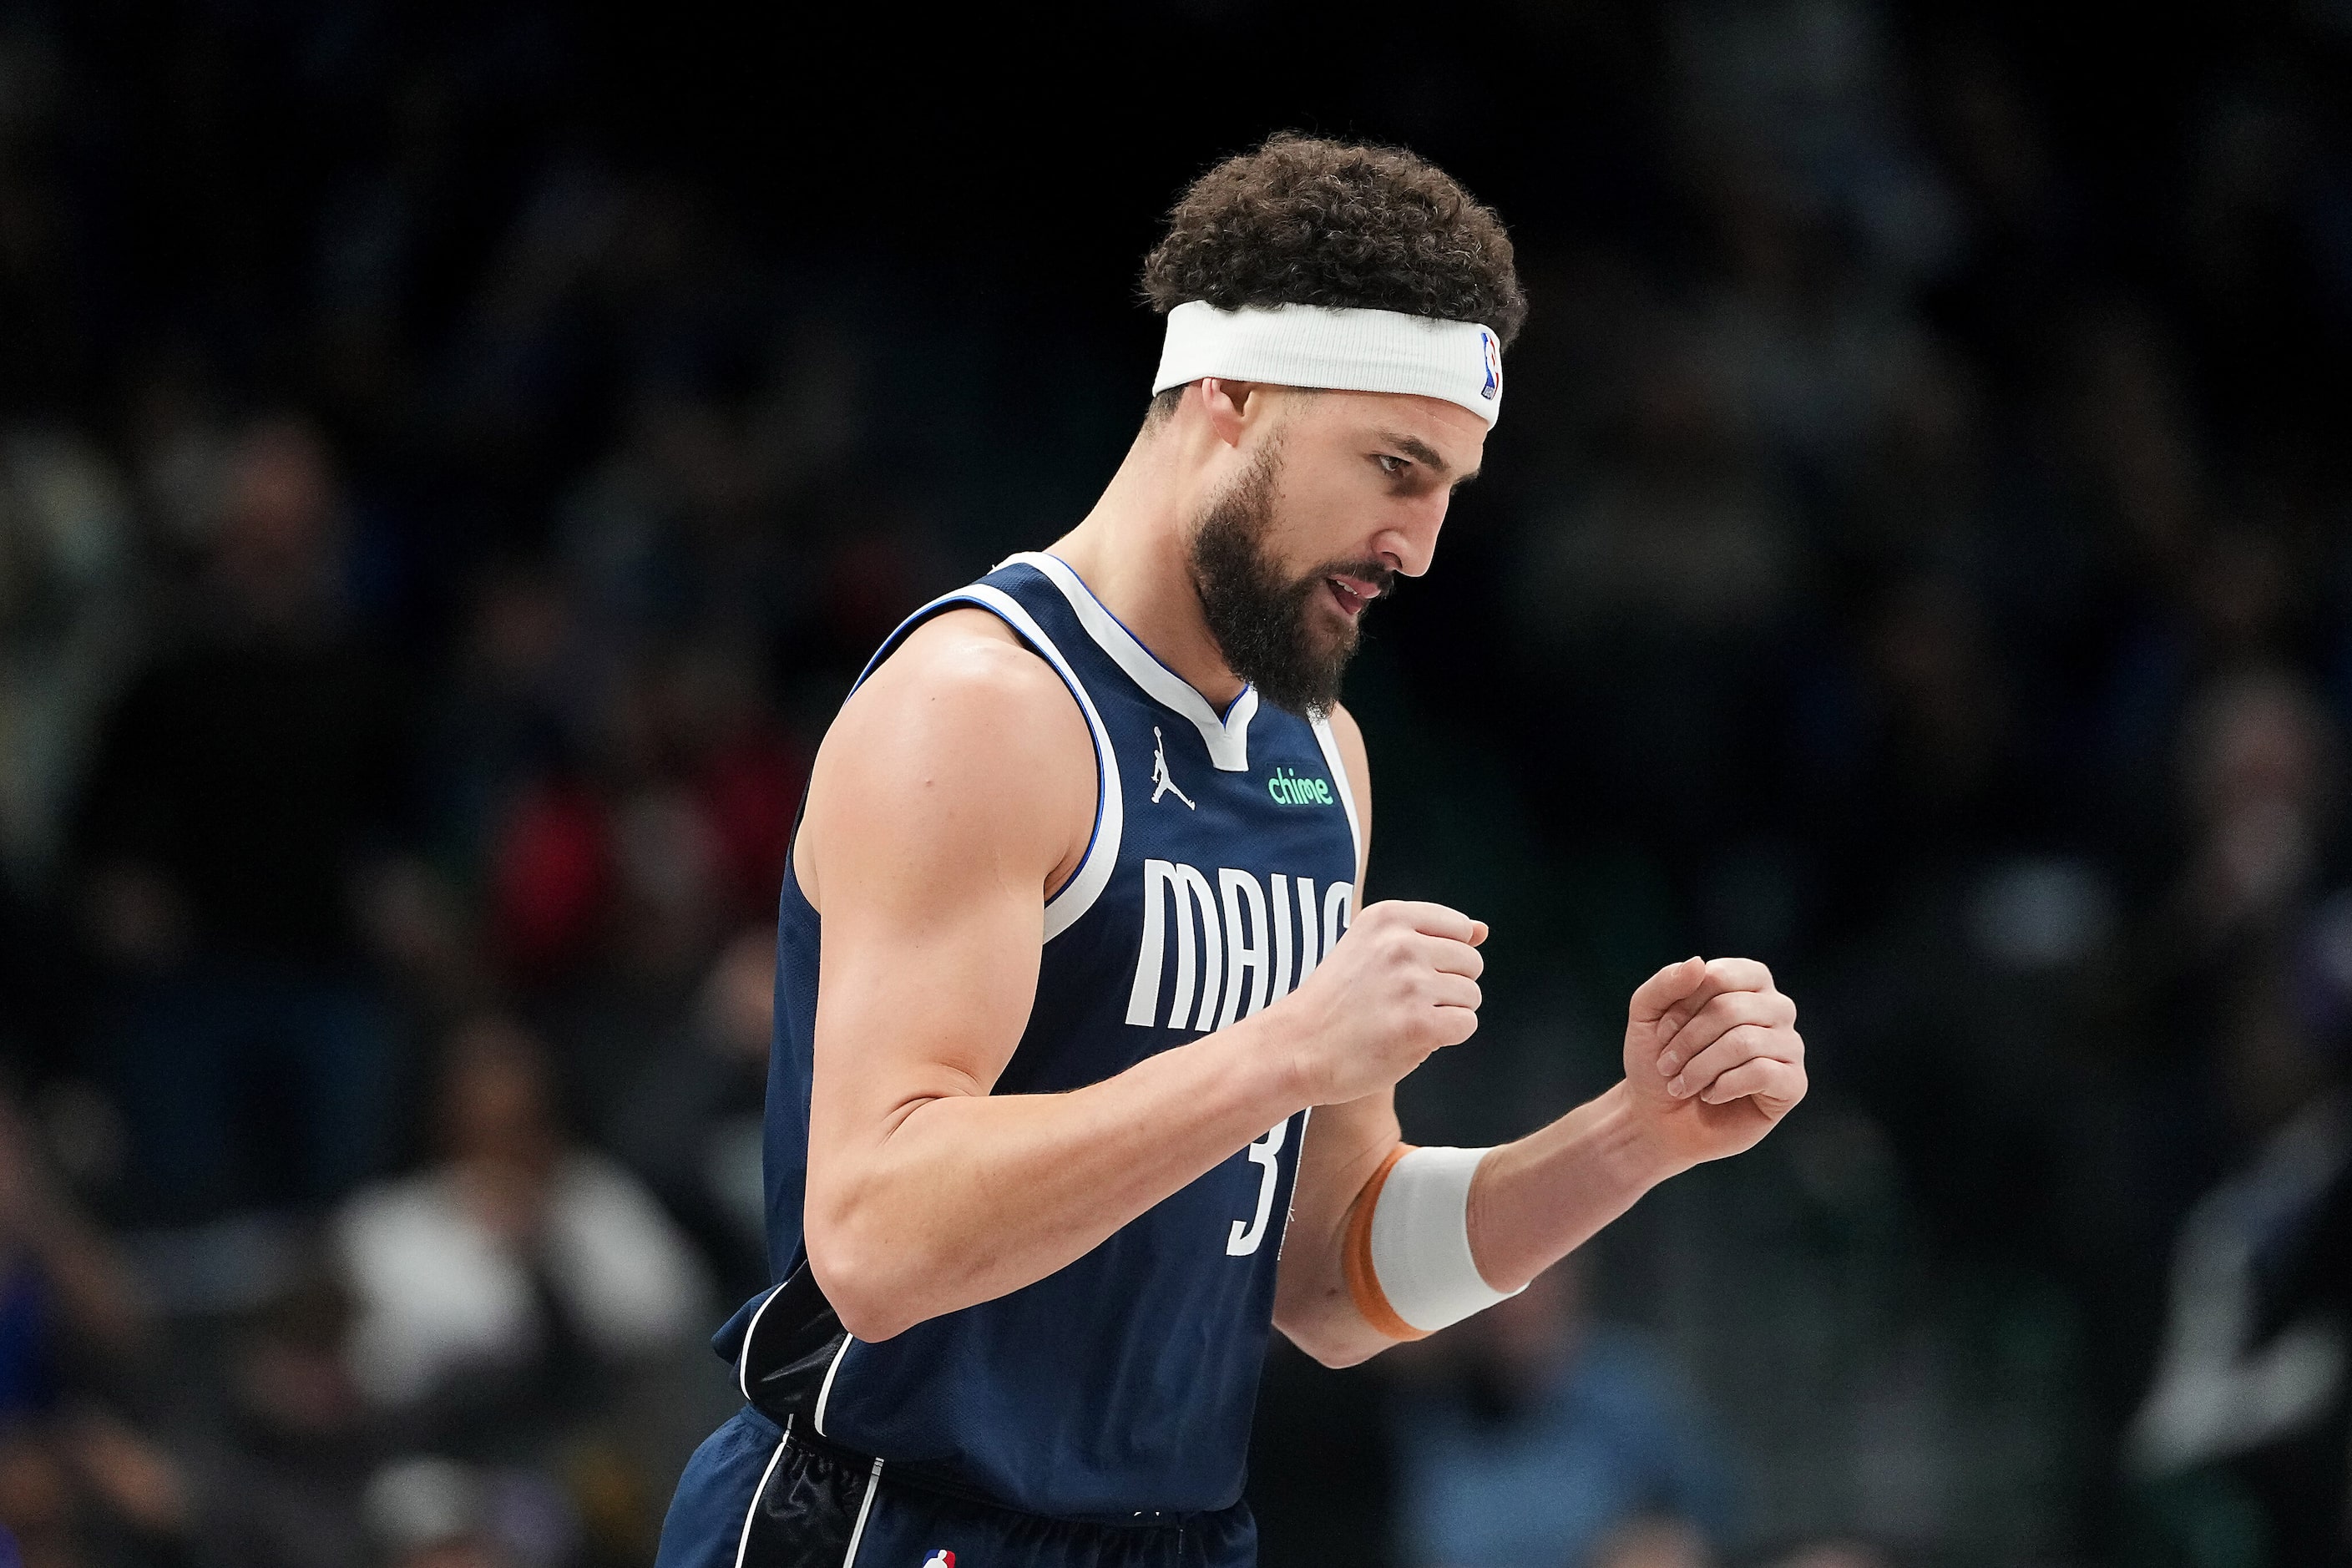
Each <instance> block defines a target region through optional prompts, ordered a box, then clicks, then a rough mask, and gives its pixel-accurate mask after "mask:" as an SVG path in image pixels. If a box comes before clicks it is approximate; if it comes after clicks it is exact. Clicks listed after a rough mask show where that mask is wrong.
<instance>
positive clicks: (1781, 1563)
mask: <svg viewBox="0 0 2352 1568" xmlns="http://www.w3.org/2000/svg"><path fill="white" fill-rule="evenodd" d="M1769 1568H1894V1563H1892V1562H1891V1561H1890V1560H1889V1559H1888V1557H1887V1555H1886V1553H1885V1552H1881V1551H1880V1550H1878V1548H1876V1547H1875V1546H1871V1545H1867V1544H1865V1543H1864V1542H1859V1541H1843V1540H1832V1541H1815V1542H1807V1543H1806V1544H1804V1545H1802V1546H1799V1547H1797V1548H1795V1549H1794V1550H1792V1551H1790V1552H1784V1553H1782V1554H1780V1555H1779V1556H1776V1557H1774V1558H1773V1559H1772V1560H1771V1562H1770V1563H1769Z"/></svg>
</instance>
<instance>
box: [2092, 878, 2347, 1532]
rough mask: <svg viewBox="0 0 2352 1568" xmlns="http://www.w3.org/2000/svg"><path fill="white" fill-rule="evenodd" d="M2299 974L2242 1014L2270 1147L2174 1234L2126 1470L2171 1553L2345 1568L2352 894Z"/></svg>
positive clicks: (2319, 929)
mask: <svg viewBox="0 0 2352 1568" xmlns="http://www.w3.org/2000/svg"><path fill="white" fill-rule="evenodd" d="M2298 960H2299V961H2298V962H2297V963H2296V964H2295V966H2294V968H2295V973H2294V975H2293V977H2292V982H2291V985H2292V988H2290V985H2288V984H2281V985H2275V986H2272V987H2269V988H2267V989H2263V990H2258V991H2256V992H2254V993H2253V994H2252V996H2251V997H2250V999H2249V1000H2250V1004H2251V1007H2252V1008H2259V1009H2261V1013H2260V1015H2259V1016H2255V1017H2252V1018H2249V1019H2247V1020H2246V1022H2245V1024H2244V1026H2242V1030H2241V1034H2247V1033H2253V1032H2256V1031H2259V1032H2260V1033H2261V1034H2263V1036H2265V1037H2267V1039H2268V1041H2269V1042H2270V1046H2271V1048H2272V1050H2273V1052H2274V1053H2277V1054H2278V1055H2279V1056H2280V1057H2282V1058H2284V1059H2281V1060H2278V1061H2276V1062H2275V1064H2274V1065H2273V1067H2272V1068H2271V1071H2270V1073H2269V1074H2268V1076H2269V1077H2270V1078H2271V1079H2272V1080H2273V1085H2274V1086H2275V1087H2274V1088H2273V1092H2272V1093H2270V1094H2268V1095H2265V1096H2263V1099H2262V1100H2258V1101H2254V1102H2253V1104H2254V1105H2255V1106H2259V1107H2260V1108H2262V1109H2263V1110H2267V1111H2268V1115H2267V1116H2266V1117H2265V1118H2264V1121H2265V1122H2266V1123H2267V1124H2268V1125H2269V1126H2270V1127H2271V1128H2273V1129H2274V1130H2273V1131H2268V1133H2267V1136H2266V1137H2265V1139H2264V1141H2263V1142H2262V1143H2261V1144H2260V1145H2259V1146H2258V1147H2257V1149H2256V1152H2255V1153H2254V1156H2253V1158H2252V1160H2251V1161H2250V1162H2249V1163H2247V1164H2246V1165H2245V1166H2243V1167H2242V1168H2241V1169H2240V1170H2238V1171H2236V1172H2233V1173H2231V1175H2230V1176H2229V1177H2228V1178H2227V1179H2225V1180H2224V1181H2223V1182H2222V1183H2221V1184H2220V1185H2219V1186H2217V1187H2215V1188H2214V1189H2213V1190H2212V1191H2211V1192H2210V1193H2208V1194H2206V1195H2205V1196H2204V1197H2202V1198H2201V1199H2200V1200H2199V1202H2198V1204H2197V1206H2196V1207H2195V1208H2194V1209H2192V1210H2191V1211H2190V1212H2189V1216H2188V1218H2187V1220H2186V1221H2185V1222H2184V1223H2183V1225H2182V1226H2181V1229H2180V1235H2179V1240H2178V1243H2177V1245H2176V1247H2175V1250H2174V1254H2173V1265H2172V1279H2171V1303H2170V1308H2171V1310H2170V1314H2169V1317H2168V1322H2167V1325H2166V1331H2165V1342H2164V1349H2163V1352H2162V1355H2161V1357H2160V1358H2159V1360H2158V1364H2157V1368H2156V1372H2155V1375H2154V1379H2153V1381H2152V1384H2151V1385H2150V1387H2149V1388H2148V1390H2147V1397H2146V1401H2145V1403H2144V1404H2142V1405H2141V1406H2140V1409H2139V1411H2138V1414H2137V1417H2136V1418H2135V1420H2134V1422H2133V1424H2132V1428H2131V1447H2130V1450H2129V1452H2130V1459H2131V1462H2132V1464H2133V1467H2134V1468H2135V1470H2136V1471H2137V1473H2138V1474H2139V1475H2140V1476H2142V1477H2143V1478H2145V1479H2149V1480H2151V1481H2155V1482H2158V1483H2162V1486H2163V1489H2161V1490H2159V1491H2158V1494H2157V1497H2158V1501H2157V1503H2156V1505H2155V1506H2154V1507H2153V1508H2152V1510H2151V1513H2152V1517H2153V1521H2154V1522H2153V1528H2154V1529H2156V1530H2157V1531H2158V1532H2159V1533H2161V1534H2164V1535H2168V1536H2169V1537H2171V1539H2170V1540H2169V1541H2168V1542H2166V1543H2165V1544H2166V1545H2167V1546H2168V1547H2169V1548H2170V1549H2172V1550H2175V1551H2179V1552H2183V1553H2184V1554H2193V1552H2195V1551H2197V1550H2207V1549H2200V1548H2193V1547H2192V1546H2191V1545H2190V1542H2195V1541H2197V1540H2199V1539H2200V1538H2205V1539H2208V1540H2225V1541H2227V1542H2228V1543H2229V1549H2230V1550H2233V1551H2235V1552H2239V1553H2241V1554H2242V1558H2243V1560H2247V1561H2260V1562H2267V1563H2282V1564H2283V1563H2310V1564H2313V1565H2314V1568H2333V1565H2338V1564H2344V1563H2352V1335H2347V1322H2352V894H2338V895H2337V896H2336V898H2335V899H2334V900H2330V901H2329V902H2328V903H2327V904H2326V906H2324V907H2323V910H2322V911H2321V913H2320V915H2319V917H2318V918H2317V919H2316V920H2315V921H2314V922H2313V923H2312V925H2311V927H2310V929H2309V930H2308V931H2306V932H2305V933H2304V940H2303V942H2302V943H2301V952H2300V953H2299V955H2298ZM2298 1004H2299V1005H2298ZM2198 1560H2200V1561H2210V1557H2204V1558H2199V1559H2198Z"/></svg>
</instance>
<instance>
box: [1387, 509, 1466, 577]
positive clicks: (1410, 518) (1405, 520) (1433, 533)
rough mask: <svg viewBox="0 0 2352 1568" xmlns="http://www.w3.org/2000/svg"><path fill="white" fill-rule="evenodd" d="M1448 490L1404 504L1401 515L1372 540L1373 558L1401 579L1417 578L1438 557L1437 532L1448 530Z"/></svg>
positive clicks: (1393, 519)
mask: <svg viewBox="0 0 2352 1568" xmlns="http://www.w3.org/2000/svg"><path fill="white" fill-rule="evenodd" d="M1450 500H1453V494H1452V492H1451V491H1448V490H1443V489H1441V490H1438V491H1436V492H1434V493H1433V494H1431V495H1427V496H1415V497H1413V498H1412V499H1411V500H1406V501H1404V502H1402V510H1401V511H1400V512H1399V513H1398V514H1395V515H1392V516H1391V517H1390V518H1389V519H1388V520H1387V521H1386V524H1385V526H1383V527H1382V528H1381V531H1380V532H1379V533H1377V534H1375V535H1374V536H1373V538H1372V553H1373V555H1374V556H1375V557H1376V558H1377V559H1378V560H1379V561H1380V562H1381V563H1382V564H1383V565H1385V566H1386V567H1388V569H1389V570H1390V571H1391V572H1393V573H1395V574H1397V575H1398V576H1400V577H1418V576H1420V575H1421V574H1423V573H1424V572H1427V571H1428V570H1429V565H1430V563H1431V562H1432V561H1433V560H1434V559H1435V558H1436V555H1437V535H1438V531H1439V530H1441V529H1443V528H1444V526H1445V508H1446V503H1447V502H1448V501H1450Z"/></svg>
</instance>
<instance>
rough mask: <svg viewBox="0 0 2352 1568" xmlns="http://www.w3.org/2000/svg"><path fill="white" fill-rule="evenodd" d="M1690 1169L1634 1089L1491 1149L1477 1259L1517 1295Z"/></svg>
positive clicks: (1476, 1206)
mask: <svg viewBox="0 0 2352 1568" xmlns="http://www.w3.org/2000/svg"><path fill="white" fill-rule="evenodd" d="M1685 1168H1687V1162H1686V1161H1685V1160H1683V1159H1681V1158H1680V1157H1678V1156H1676V1155H1675V1153H1673V1152H1671V1151H1669V1150H1668V1149H1666V1148H1665V1147H1664V1145H1663V1144H1662V1143H1661V1142H1660V1141H1659V1140H1658V1138H1657V1136H1656V1133H1655V1131H1654V1128H1653V1125H1652V1123H1651V1122H1650V1121H1648V1120H1647V1119H1645V1118H1644V1117H1643V1116H1642V1115H1641V1114H1640V1112H1639V1110H1638V1109H1637V1108H1636V1107H1635V1106H1634V1105H1633V1101H1632V1100H1631V1099H1630V1098H1629V1096H1628V1095H1627V1092H1626V1087H1625V1085H1624V1084H1622V1083H1620V1084H1618V1085H1617V1086H1616V1087H1615V1088H1613V1089H1610V1090H1609V1091H1608V1092H1607V1093H1605V1094H1602V1095H1601V1096H1600V1097H1599V1098H1598V1099H1595V1100H1587V1101H1586V1102H1585V1103H1584V1104H1582V1105H1580V1106H1578V1107H1577V1108H1576V1109H1575V1110H1571V1111H1570V1112H1569V1113H1568V1114H1567V1115H1565V1116H1563V1117H1561V1118H1560V1119H1559V1120H1558V1121H1554V1122H1552V1123H1551V1124H1550V1125H1549V1126H1547V1127H1544V1128H1542V1129H1540V1130H1538V1131H1535V1132H1531V1133H1529V1134H1528V1136H1527V1137H1525V1138H1522V1139H1519V1140H1518V1141H1517V1142H1512V1143H1505V1144H1501V1145H1499V1146H1497V1147H1496V1148H1495V1149H1494V1150H1492V1151H1490V1152H1488V1153H1487V1155H1486V1159H1485V1161H1484V1162H1483V1163H1480V1165H1479V1167H1478V1173H1477V1175H1476V1177H1475V1180H1473V1181H1472V1183H1471V1185H1470V1206H1469V1215H1468V1219H1469V1226H1470V1252H1471V1256H1472V1257H1473V1258H1475V1260H1476V1261H1477V1265H1478V1273H1479V1275H1480V1277H1482V1278H1483V1279H1485V1280H1486V1283H1487V1284H1489V1285H1491V1286H1493V1287H1494V1288H1495V1289H1498V1290H1517V1289H1519V1288H1520V1287H1521V1286H1523V1285H1525V1284H1526V1283H1527V1282H1528V1280H1530V1279H1534V1278H1535V1277H1536V1276H1537V1275H1538V1274H1540V1273H1542V1272H1543V1271H1544V1270H1545V1269H1546V1268H1550V1267H1551V1266H1552V1265H1553V1264H1554V1263H1557V1262H1559V1260H1560V1259H1561V1258H1565V1257H1567V1256H1568V1255H1569V1254H1570V1253H1571V1252H1573V1251H1575V1250H1576V1249H1577V1248H1578V1247H1581V1246H1583V1245H1584V1243H1585V1242H1587V1241H1589V1240H1591V1237H1593V1236H1594V1235H1595V1234H1596V1233H1598V1232H1599V1231H1600V1230H1601V1227H1602V1226H1606V1225H1607V1224H1609V1222H1610V1221H1612V1220H1613V1219H1615V1218H1617V1217H1618V1216H1619V1215H1622V1214H1623V1213H1624V1212H1625V1211H1626V1210H1627V1209H1630V1208H1632V1207H1633V1205H1634V1204H1635V1203H1636V1202H1637V1201H1639V1200H1640V1198H1641V1196H1642V1194H1644V1193H1646V1192H1648V1191H1649V1190H1650V1189H1651V1188H1652V1187H1654V1186H1656V1185H1657V1184H1659V1183H1660V1182H1663V1181H1664V1180H1665V1179H1666V1178H1667V1177H1669V1176H1671V1175H1674V1174H1675V1173H1677V1172H1679V1171H1682V1170H1684V1169H1685Z"/></svg>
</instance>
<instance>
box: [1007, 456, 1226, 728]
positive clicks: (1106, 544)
mask: <svg viewBox="0 0 2352 1568" xmlns="http://www.w3.org/2000/svg"><path fill="white" fill-rule="evenodd" d="M1184 434H1185V432H1183V431H1182V430H1181V429H1180V428H1176V427H1171V424H1169V423H1163V424H1160V425H1159V426H1155V427H1153V428H1150V429H1146V430H1145V431H1144V432H1143V433H1141V434H1140V435H1139V436H1137V437H1136V438H1135V445H1134V446H1132V447H1129V448H1128V453H1127V458H1126V460H1125V461H1123V462H1122V463H1120V464H1119V466H1118V473H1116V474H1114V475H1112V476H1111V481H1110V484H1109V486H1108V488H1107V489H1104V491H1103V493H1102V498H1101V499H1100V500H1097V501H1096V502H1095V505H1094V510H1091V511H1089V512H1087V515H1086V519H1085V521H1082V522H1080V523H1079V524H1078V525H1077V527H1076V528H1074V529H1072V530H1071V531H1069V532H1067V533H1066V534H1064V535H1063V536H1062V537H1061V538H1059V539H1057V540H1055V542H1054V543H1053V545H1052V549H1053V552H1054V553H1055V554H1056V555H1058V556H1060V557H1061V558H1062V559H1063V560H1065V561H1066V562H1068V563H1070V567H1071V569H1072V570H1073V571H1075V572H1076V573H1077V574H1078V575H1079V576H1080V577H1083V578H1085V579H1086V584H1087V587H1089V588H1091V589H1093V590H1094V595H1095V597H1096V598H1097V599H1100V600H1101V601H1102V602H1103V605H1104V607H1105V608H1107V609H1108V610H1109V611H1110V613H1111V614H1113V615H1115V616H1118V618H1119V619H1120V621H1122V622H1124V623H1125V624H1126V626H1127V629H1128V630H1129V631H1131V632H1133V633H1134V634H1135V635H1136V637H1137V639H1138V640H1139V641H1140V642H1141V643H1142V644H1143V646H1144V647H1148V648H1150V650H1151V651H1152V653H1153V654H1154V655H1155V656H1157V657H1158V658H1159V659H1160V663H1162V664H1164V665H1166V666H1167V667H1168V668H1171V669H1172V670H1174V671H1175V672H1176V673H1177V674H1178V675H1180V676H1181V677H1183V678H1184V679H1185V681H1186V682H1187V683H1189V684H1190V685H1191V686H1192V689H1194V690H1196V691H1198V692H1199V693H1200V694H1201V695H1202V697H1204V698H1206V699H1208V701H1209V705H1210V706H1211V707H1212V708H1213V709H1215V710H1217V711H1218V712H1220V713H1222V712H1223V711H1224V710H1225V707H1226V705H1227V704H1228V703H1230V702H1232V701H1233V700H1234V698H1236V697H1239V696H1240V695H1241V693H1242V687H1243V685H1244V682H1243V680H1242V679H1241V677H1239V676H1237V675H1235V674H1234V672H1233V671H1232V670H1231V669H1230V668H1227V667H1226V664H1225V656H1224V654H1223V652H1222V651H1221V650H1220V649H1219V648H1218V647H1217V639H1216V638H1215V637H1212V636H1211V635H1210V633H1209V624H1208V622H1207V621H1206V620H1205V619H1203V618H1202V615H1201V595H1200V594H1199V592H1198V591H1197V590H1196V589H1195V588H1194V587H1193V584H1192V556H1191V552H1190V543H1189V540H1188V538H1187V535H1186V525H1187V524H1188V522H1189V521H1190V520H1191V519H1192V517H1193V516H1194V515H1196V509H1197V508H1198V506H1199V504H1200V500H1201V498H1200V497H1199V496H1198V495H1196V494H1195V489H1196V486H1195V484H1194V483H1193V482H1192V478H1191V476H1192V475H1193V474H1195V473H1197V472H1198V471H1199V470H1198V468H1197V467H1196V466H1195V465H1192V464H1188V463H1187V462H1186V461H1185V460H1184V458H1185V454H1184V452H1183V451H1182V450H1181V447H1182V446H1183V436H1184Z"/></svg>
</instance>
